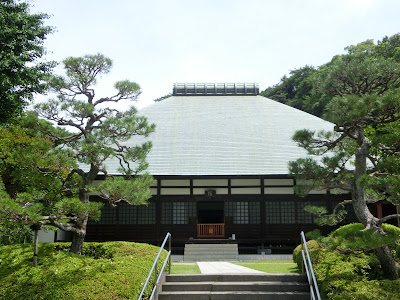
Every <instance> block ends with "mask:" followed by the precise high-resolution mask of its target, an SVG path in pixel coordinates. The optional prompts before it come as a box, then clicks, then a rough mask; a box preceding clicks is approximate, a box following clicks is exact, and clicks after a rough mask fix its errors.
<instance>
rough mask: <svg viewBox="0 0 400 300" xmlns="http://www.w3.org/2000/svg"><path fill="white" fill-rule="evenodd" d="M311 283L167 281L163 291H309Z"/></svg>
mask: <svg viewBox="0 0 400 300" xmlns="http://www.w3.org/2000/svg"><path fill="white" fill-rule="evenodd" d="M309 289H310V288H309V285H308V284H307V283H306V282H277V281H276V282H264V281H247V282H207V281H202V282H165V283H164V284H163V287H162V290H163V291H168V292H171V291H181V292H184V291H209V292H211V291H213V292H229V291H252V292H254V291H259V292H307V291H309Z"/></svg>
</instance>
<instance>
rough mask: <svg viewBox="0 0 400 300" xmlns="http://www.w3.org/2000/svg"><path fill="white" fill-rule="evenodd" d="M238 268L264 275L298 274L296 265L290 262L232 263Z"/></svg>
mask: <svg viewBox="0 0 400 300" xmlns="http://www.w3.org/2000/svg"><path fill="white" fill-rule="evenodd" d="M234 264H236V265H239V266H243V267H246V268H250V269H254V270H257V271H261V272H265V273H300V272H301V270H299V269H298V267H297V264H296V263H294V262H293V261H291V260H251V261H243V262H236V263H234Z"/></svg>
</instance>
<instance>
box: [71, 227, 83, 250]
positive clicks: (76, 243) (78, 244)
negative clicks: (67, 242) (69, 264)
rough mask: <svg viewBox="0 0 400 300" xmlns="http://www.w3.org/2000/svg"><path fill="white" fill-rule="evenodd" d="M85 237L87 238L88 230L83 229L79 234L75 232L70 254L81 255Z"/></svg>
mask: <svg viewBox="0 0 400 300" xmlns="http://www.w3.org/2000/svg"><path fill="white" fill-rule="evenodd" d="M85 236H86V229H84V230H82V229H81V230H79V231H78V232H73V233H72V243H71V246H70V247H69V252H72V253H75V254H79V255H81V254H82V248H83V241H84V240H85Z"/></svg>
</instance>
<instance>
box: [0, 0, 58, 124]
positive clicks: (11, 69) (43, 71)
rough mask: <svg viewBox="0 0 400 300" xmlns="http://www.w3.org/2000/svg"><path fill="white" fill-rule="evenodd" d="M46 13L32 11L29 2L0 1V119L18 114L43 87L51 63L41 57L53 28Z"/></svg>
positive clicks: (4, 120)
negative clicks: (46, 21) (32, 12)
mask: <svg viewBox="0 0 400 300" xmlns="http://www.w3.org/2000/svg"><path fill="white" fill-rule="evenodd" d="M47 18H48V16H47V15H45V14H31V13H30V12H29V5H28V4H27V3H25V2H20V1H16V0H1V1H0V28H1V31H0V40H1V43H0V74H1V78H0V123H5V122H8V121H9V120H10V119H11V118H12V117H15V116H18V115H19V114H21V113H22V111H23V109H24V108H25V107H26V105H27V104H28V101H30V100H32V98H33V94H34V93H41V92H43V91H45V89H46V84H45V79H46V78H47V75H48V73H49V72H50V71H51V69H52V67H53V66H54V63H46V62H42V61H40V59H41V58H42V57H43V55H44V54H45V49H44V47H43V43H44V40H45V39H46V36H47V35H48V34H49V33H50V32H51V31H52V28H50V27H48V26H44V21H45V20H46V19H47Z"/></svg>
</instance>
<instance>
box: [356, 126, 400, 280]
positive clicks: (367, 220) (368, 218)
mask: <svg viewBox="0 0 400 300" xmlns="http://www.w3.org/2000/svg"><path fill="white" fill-rule="evenodd" d="M357 137H358V139H357V143H358V149H357V151H356V153H355V170H354V182H353V184H352V200H353V207H354V211H355V213H356V215H357V218H358V220H359V221H360V222H361V223H362V224H363V225H364V226H365V227H366V229H370V230H375V231H377V232H378V233H380V234H383V230H382V227H381V226H378V225H377V221H378V219H377V218H376V217H374V215H373V214H372V213H371V211H370V210H369V207H368V205H367V201H366V200H365V190H364V187H363V186H362V185H360V183H359V179H360V178H361V177H362V176H363V175H365V174H366V173H367V172H366V171H367V156H368V154H369V150H370V148H369V144H368V141H367V139H366V138H365V136H364V133H363V130H362V128H358V129H357ZM375 253H376V255H377V257H378V259H379V262H380V263H381V267H382V270H383V272H384V273H385V276H386V277H387V278H388V279H392V280H395V279H398V278H399V274H398V270H397V266H396V262H395V260H394V258H393V255H392V253H391V252H390V249H389V247H388V246H383V247H380V248H377V249H375Z"/></svg>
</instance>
